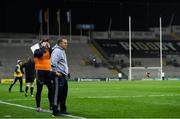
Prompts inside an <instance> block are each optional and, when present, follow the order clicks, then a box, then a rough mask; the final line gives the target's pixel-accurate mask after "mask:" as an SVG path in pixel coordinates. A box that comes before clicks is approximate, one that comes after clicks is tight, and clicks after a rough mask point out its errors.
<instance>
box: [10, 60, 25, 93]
mask: <svg viewBox="0 0 180 119" xmlns="http://www.w3.org/2000/svg"><path fill="white" fill-rule="evenodd" d="M21 66H22V61H21V60H17V65H16V67H15V69H14V81H13V83H12V84H11V85H10V87H9V92H11V90H12V87H13V86H14V84H15V83H16V81H17V80H19V83H20V92H24V91H23V90H22V87H23V80H22V77H23V71H22V70H21Z"/></svg>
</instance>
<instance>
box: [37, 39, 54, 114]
mask: <svg viewBox="0 0 180 119" xmlns="http://www.w3.org/2000/svg"><path fill="white" fill-rule="evenodd" d="M39 45H40V48H39V49H36V50H35V51H34V62H35V70H36V82H37V92H36V106H37V112H41V111H43V110H42V108H41V107H40V102H41V92H42V89H43V85H44V84H45V85H46V86H47V88H48V99H49V107H50V109H51V108H52V104H53V103H52V101H53V96H52V94H53V92H52V91H53V90H52V83H53V82H52V80H51V60H50V58H51V56H50V54H51V48H50V44H49V42H48V40H46V39H45V40H41V41H40V44H39Z"/></svg>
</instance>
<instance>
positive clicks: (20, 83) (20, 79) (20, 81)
mask: <svg viewBox="0 0 180 119" xmlns="http://www.w3.org/2000/svg"><path fill="white" fill-rule="evenodd" d="M17 80H19V85H20V92H21V91H22V85H23V81H22V77H15V78H14V81H13V83H12V84H11V85H10V87H9V89H10V90H11V89H12V87H13V86H14V84H15V83H16V81H17Z"/></svg>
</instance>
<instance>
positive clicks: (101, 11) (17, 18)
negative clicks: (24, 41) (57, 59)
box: [0, 0, 180, 34]
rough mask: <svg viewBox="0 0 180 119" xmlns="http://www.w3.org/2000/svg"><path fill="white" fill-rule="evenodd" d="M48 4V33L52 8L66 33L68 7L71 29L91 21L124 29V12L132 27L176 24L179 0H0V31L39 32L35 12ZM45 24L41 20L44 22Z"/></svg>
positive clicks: (52, 30)
mask: <svg viewBox="0 0 180 119" xmlns="http://www.w3.org/2000/svg"><path fill="white" fill-rule="evenodd" d="M46 8H49V10H50V11H49V12H50V34H57V33H58V24H57V18H56V12H57V10H58V9H59V8H60V12H61V33H62V34H68V29H69V24H68V23H67V17H66V12H67V11H68V10H69V9H71V13H72V14H71V15H72V32H73V34H78V33H79V31H78V30H77V29H76V25H77V24H94V25H95V29H94V30H95V31H100V30H103V31H104V30H108V26H109V22H110V19H112V26H111V30H128V16H131V17H132V30H148V28H149V27H154V26H156V27H158V26H159V25H158V24H159V17H160V16H161V17H162V20H163V26H169V24H170V21H171V19H172V16H174V19H173V22H172V25H180V13H179V12H180V1H179V0H49V1H48V0H24V1H22V0H2V1H1V2H0V32H7V33H12V32H13V33H39V26H40V25H39V22H38V14H39V11H40V9H43V12H44V11H45V10H46ZM44 26H45V24H44Z"/></svg>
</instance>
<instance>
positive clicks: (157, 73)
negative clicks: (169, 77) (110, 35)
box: [128, 16, 163, 80]
mask: <svg viewBox="0 0 180 119" xmlns="http://www.w3.org/2000/svg"><path fill="white" fill-rule="evenodd" d="M159 32H160V33H159V36H160V37H159V38H160V40H159V42H160V46H159V48H160V49H159V52H160V67H132V47H131V42H132V37H131V16H129V77H128V80H132V78H135V79H137V77H138V78H140V77H141V76H142V77H143V76H145V74H146V73H148V75H149V76H150V72H153V73H152V74H151V75H152V76H153V79H160V80H162V76H163V75H162V74H163V72H162V18H161V17H160V18H159ZM134 70H136V71H139V72H141V73H137V72H136V71H135V72H136V73H137V74H139V76H134V74H132V71H133V73H134ZM152 70H154V71H152ZM140 79H142V78H140Z"/></svg>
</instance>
